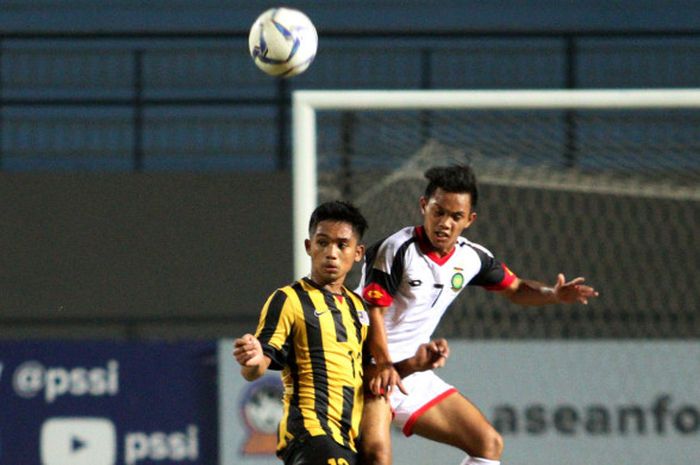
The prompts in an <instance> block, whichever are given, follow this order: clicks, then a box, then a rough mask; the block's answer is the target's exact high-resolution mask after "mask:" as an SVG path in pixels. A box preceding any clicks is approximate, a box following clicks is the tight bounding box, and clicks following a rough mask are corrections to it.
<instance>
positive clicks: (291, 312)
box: [256, 278, 369, 455]
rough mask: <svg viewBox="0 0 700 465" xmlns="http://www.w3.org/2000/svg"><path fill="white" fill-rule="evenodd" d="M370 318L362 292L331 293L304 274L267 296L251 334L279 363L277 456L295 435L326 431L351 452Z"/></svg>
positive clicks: (274, 365)
mask: <svg viewBox="0 0 700 465" xmlns="http://www.w3.org/2000/svg"><path fill="white" fill-rule="evenodd" d="M368 324H369V318H368V315H367V312H366V309H365V306H364V303H363V302H362V299H361V298H360V297H359V296H358V295H357V294H355V293H353V292H352V291H350V290H348V289H346V288H343V291H342V294H341V295H337V294H333V293H332V292H330V291H328V290H325V289H323V288H322V287H320V286H318V285H317V284H316V283H314V282H313V281H311V280H310V279H307V278H304V279H301V280H299V281H296V282H295V283H293V284H291V285H289V286H286V287H283V288H281V289H278V290H276V291H275V292H274V293H273V294H272V295H271V296H270V297H269V298H268V300H267V302H266V303H265V306H264V307H263V310H262V313H261V315H260V322H259V324H258V328H257V331H256V337H257V338H258V339H259V340H260V343H261V345H262V348H263V352H264V354H265V355H267V356H268V357H269V358H270V360H271V363H270V366H269V367H270V369H273V370H282V381H283V383H284V399H283V403H284V412H283V416H282V420H281V422H280V425H279V428H278V443H277V453H278V455H279V454H281V453H282V452H283V451H284V450H285V449H286V447H287V446H288V445H289V442H290V441H292V440H293V439H295V438H302V437H305V436H320V435H324V434H325V435H329V436H331V437H332V438H333V439H334V440H335V441H337V442H338V443H339V444H341V445H342V446H345V447H348V448H350V449H351V450H353V451H356V447H355V438H357V435H358V432H359V426H360V416H361V414H362V407H363V403H364V399H363V391H362V346H363V344H364V341H365V339H366V337H367V329H368V326H367V325H368Z"/></svg>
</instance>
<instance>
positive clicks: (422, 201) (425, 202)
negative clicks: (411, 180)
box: [418, 195, 428, 215]
mask: <svg viewBox="0 0 700 465" xmlns="http://www.w3.org/2000/svg"><path fill="white" fill-rule="evenodd" d="M418 204H419V205H420V213H421V215H425V207H426V206H427V205H428V199H426V198H425V196H423V195H422V196H421V198H420V200H419V201H418Z"/></svg>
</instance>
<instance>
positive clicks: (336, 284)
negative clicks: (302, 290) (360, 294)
mask: <svg viewBox="0 0 700 465" xmlns="http://www.w3.org/2000/svg"><path fill="white" fill-rule="evenodd" d="M306 279H308V280H309V281H311V282H312V283H313V284H314V285H315V286H316V287H318V288H319V289H323V290H326V291H328V292H330V293H332V294H338V295H342V293H343V280H342V279H337V280H335V281H324V280H323V279H318V277H316V276H314V275H313V274H311V275H309V276H308V277H307V278H306Z"/></svg>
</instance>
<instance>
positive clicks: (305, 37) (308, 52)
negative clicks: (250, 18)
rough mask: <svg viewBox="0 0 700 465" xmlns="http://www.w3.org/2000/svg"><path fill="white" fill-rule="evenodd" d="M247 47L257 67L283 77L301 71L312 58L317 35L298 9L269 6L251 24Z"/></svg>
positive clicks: (309, 21) (311, 24) (315, 48)
mask: <svg viewBox="0 0 700 465" xmlns="http://www.w3.org/2000/svg"><path fill="white" fill-rule="evenodd" d="M248 48H249V49H250V56H251V57H253V61H254V62H255V64H256V65H257V66H258V68H260V69H261V70H263V71H264V72H265V73H267V74H269V75H271V76H278V77H285V78H287V77H291V76H296V75H297V74H300V73H302V72H304V71H305V70H306V69H307V68H308V67H309V65H311V62H312V61H314V58H315V57H316V50H317V49H318V34H317V33H316V28H315V27H314V25H313V23H312V22H311V20H310V19H309V17H308V16H306V15H305V14H304V13H302V12H301V11H299V10H294V9H292V8H270V9H269V10H267V11H265V12H264V13H263V14H261V15H260V16H258V19H256V20H255V22H254V23H253V26H251V28H250V34H249V35H248Z"/></svg>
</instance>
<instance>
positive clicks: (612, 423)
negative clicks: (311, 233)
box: [219, 341, 700, 465]
mask: <svg viewBox="0 0 700 465" xmlns="http://www.w3.org/2000/svg"><path fill="white" fill-rule="evenodd" d="M450 348H451V356H450V358H449V360H448V362H447V366H446V367H445V368H442V369H440V370H438V371H437V373H438V375H440V376H441V377H442V378H443V379H445V380H446V381H448V382H449V383H451V384H453V385H454V386H455V387H457V388H458V389H459V390H460V392H461V393H462V394H464V395H465V396H466V397H467V398H469V399H470V400H471V401H472V402H473V403H474V404H476V406H477V407H478V408H479V409H480V410H481V411H482V412H483V413H484V414H485V415H486V416H487V417H488V418H489V420H490V421H491V422H492V423H493V424H494V425H495V426H496V427H497V429H498V430H499V431H500V432H501V434H502V435H503V438H504V440H505V451H504V455H503V457H502V460H503V463H504V464H506V463H507V464H509V465H532V464H537V465H562V464H566V465H591V464H615V465H657V464H659V463H669V464H671V463H673V464H681V463H700V377H699V376H698V373H700V342H673V341H669V342H664V341H659V342H636V341H629V342H627V341H625V342H612V341H590V342H561V341H551V342H545V341H537V342H506V341H495V342H466V341H451V342H450ZM219 357H220V368H221V370H220V384H219V388H220V397H221V398H220V408H221V414H220V422H221V428H220V434H221V440H220V443H221V446H222V448H221V462H220V463H221V465H248V464H250V465H253V464H256V465H268V464H277V465H279V464H281V461H279V460H278V459H276V458H275V457H274V455H273V453H274V446H273V433H274V428H273V426H272V425H273V424H274V423H275V422H276V421H278V420H279V413H280V408H281V403H280V401H279V395H281V383H280V382H279V374H278V373H277V372H272V373H273V374H269V375H267V376H266V377H265V378H263V379H261V380H258V381H257V382H254V383H247V382H246V381H245V380H243V378H241V376H240V375H239V371H238V365H237V364H236V363H235V361H234V360H233V358H232V356H231V341H221V342H220V352H219ZM392 437H393V455H394V463H395V464H396V465H403V464H424V465H437V464H441V465H442V464H454V465H458V464H459V463H460V462H461V461H462V460H463V458H464V457H465V455H464V453H463V452H461V451H459V450H458V449H455V448H452V447H449V446H446V445H441V444H438V443H435V442H431V441H428V440H426V439H423V438H420V437H418V436H415V435H414V436H411V437H410V438H406V437H404V436H403V434H402V433H401V432H400V431H398V430H396V431H394V432H393V436H392ZM258 439H259V440H260V442H257V440H258ZM253 444H264V446H261V447H257V446H254V445H253Z"/></svg>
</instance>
